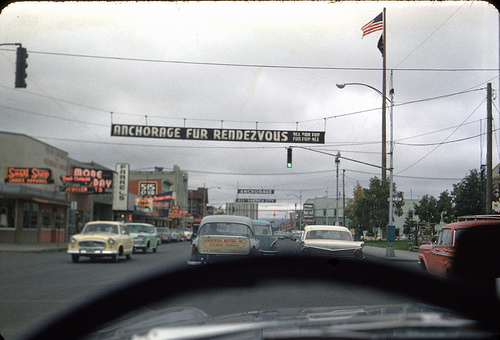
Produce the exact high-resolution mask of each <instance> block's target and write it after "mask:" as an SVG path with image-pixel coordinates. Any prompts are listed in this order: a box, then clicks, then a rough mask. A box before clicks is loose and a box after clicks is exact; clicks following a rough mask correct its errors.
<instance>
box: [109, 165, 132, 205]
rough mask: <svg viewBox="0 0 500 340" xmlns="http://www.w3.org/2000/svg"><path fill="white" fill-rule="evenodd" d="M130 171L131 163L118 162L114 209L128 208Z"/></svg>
mask: <svg viewBox="0 0 500 340" xmlns="http://www.w3.org/2000/svg"><path fill="white" fill-rule="evenodd" d="M129 171H130V165H129V164H125V163H118V164H116V173H115V176H116V181H115V183H117V185H114V186H113V189H114V190H113V210H128V180H129Z"/></svg>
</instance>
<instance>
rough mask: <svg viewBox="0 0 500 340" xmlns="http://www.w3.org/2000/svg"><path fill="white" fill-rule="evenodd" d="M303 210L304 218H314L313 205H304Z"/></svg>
mask: <svg viewBox="0 0 500 340" xmlns="http://www.w3.org/2000/svg"><path fill="white" fill-rule="evenodd" d="M303 209H304V218H313V217H314V204H311V203H305V204H304V207H303Z"/></svg>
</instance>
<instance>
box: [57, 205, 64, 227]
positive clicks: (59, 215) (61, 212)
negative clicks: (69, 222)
mask: <svg viewBox="0 0 500 340" xmlns="http://www.w3.org/2000/svg"><path fill="white" fill-rule="evenodd" d="M65 221H66V214H65V213H64V210H58V211H57V212H56V228H57V229H63V228H64V226H65V225H66V222H65Z"/></svg>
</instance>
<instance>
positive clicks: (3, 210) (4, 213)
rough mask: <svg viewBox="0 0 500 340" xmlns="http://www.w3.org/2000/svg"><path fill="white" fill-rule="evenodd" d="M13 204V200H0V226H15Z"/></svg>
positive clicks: (14, 204) (14, 203)
mask: <svg viewBox="0 0 500 340" xmlns="http://www.w3.org/2000/svg"><path fill="white" fill-rule="evenodd" d="M15 206H16V202H15V201H14V200H7V199H2V200H0V228H12V229H14V228H15V216H16V215H15Z"/></svg>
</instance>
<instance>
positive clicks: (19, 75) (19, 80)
mask: <svg viewBox="0 0 500 340" xmlns="http://www.w3.org/2000/svg"><path fill="white" fill-rule="evenodd" d="M26 59H28V52H27V51H26V49H25V48H24V47H18V48H17V52H16V88H19V87H22V88H26V86H27V85H26V77H27V76H28V74H27V73H26V69H27V68H28V63H27V62H26Z"/></svg>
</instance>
